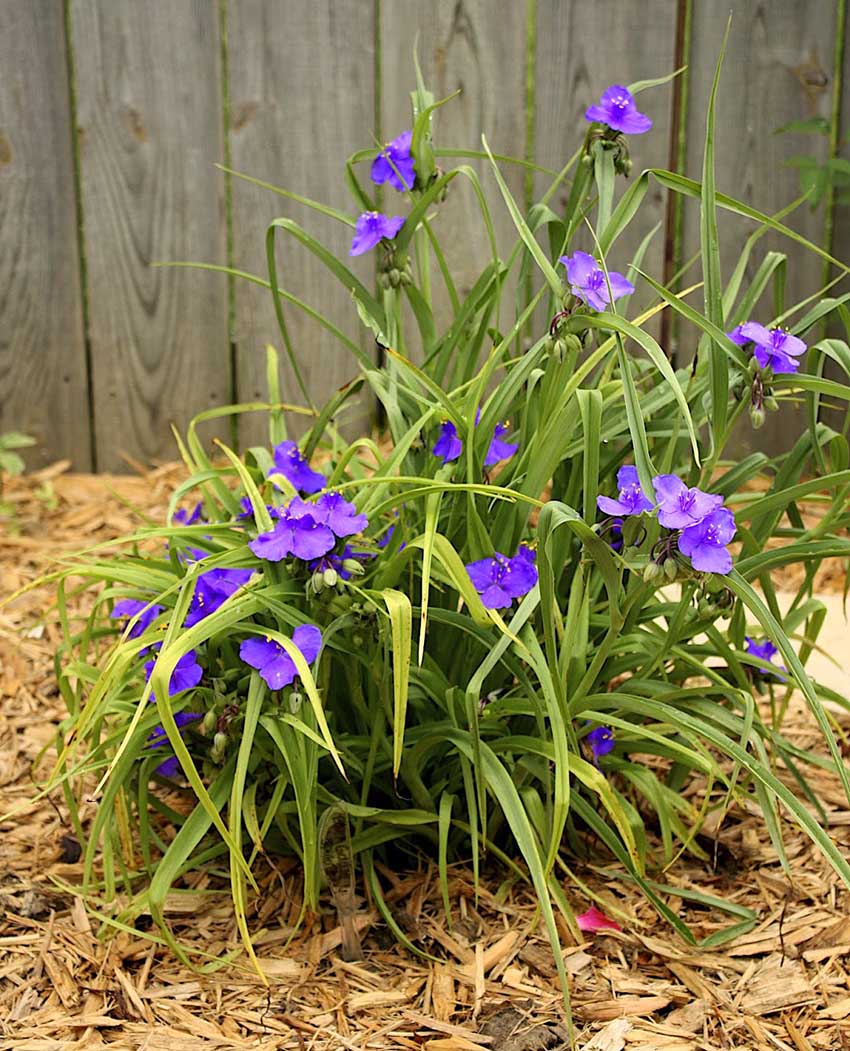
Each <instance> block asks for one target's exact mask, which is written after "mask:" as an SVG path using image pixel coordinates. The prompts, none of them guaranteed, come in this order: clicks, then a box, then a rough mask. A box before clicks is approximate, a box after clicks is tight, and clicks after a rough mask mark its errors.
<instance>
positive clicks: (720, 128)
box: [682, 0, 835, 450]
mask: <svg viewBox="0 0 850 1051" xmlns="http://www.w3.org/2000/svg"><path fill="white" fill-rule="evenodd" d="M727 18H728V12H727V10H726V8H725V7H722V6H721V5H714V4H695V5H694V24H693V36H692V46H691V54H690V58H689V61H690V69H691V84H690V106H689V114H690V119H689V125H688V153H687V167H686V172H685V174H686V175H689V176H691V177H692V178H695V179H699V178H701V165H702V153H703V141H704V135H705V113H706V109H707V106H708V98H709V94H710V91H711V82H712V78H713V76H714V68H715V65H716V62H717V58H718V56H719V54H720V47H721V43H722V40H723V34H724V33H725V31H726V21H727ZM834 34H835V5H834V4H833V3H832V2H831V0H810V2H808V3H805V4H764V3H756V2H752V0H736V2H735V3H733V4H732V28H731V32H730V35H729V42H728V46H727V50H726V57H725V59H724V63H723V72H722V75H721V81H720V87H719V91H718V96H717V117H716V121H717V127H716V143H715V150H716V172H717V189H718V190H720V191H722V192H725V193H728V194H730V195H731V196H733V197H736V198H738V199H739V200H742V201H746V202H747V203H748V204H751V205H752V206H754V207H756V208H759V209H760V210H761V211H763V212H766V213H768V214H773V213H775V212H777V211H778V210H779V209H781V208H782V207H783V206H785V205H787V204H789V203H790V202H791V201H793V200H794V198H795V197H797V196H799V193H800V188H799V181H798V176H797V171H796V169H795V168H791V167H787V166H786V165H785V161H786V160H787V159H788V158H789V157H790V156H792V155H793V154H804V153H811V154H814V155H816V156H818V157H820V159H823V158H824V157H825V155H826V140H825V139H824V138H822V137H820V136H814V135H802V134H794V135H791V134H782V135H776V134H774V132H775V131H776V129H777V128H779V127H781V126H782V125H783V124H786V123H788V121H790V120H802V119H805V118H807V117H811V116H815V115H816V114H821V115H823V116H828V115H829V112H830V85H831V76H832V69H831V66H832V51H833V43H834ZM783 222H785V223H786V225H788V226H790V227H792V228H793V229H794V230H796V231H797V232H798V233H800V234H802V235H803V236H804V237H806V238H808V239H809V240H811V241H813V242H815V243H816V244H819V243H820V242H821V240H822V235H823V210H822V209H817V210H816V211H812V210H811V209H810V208H809V207H808V205H803V206H802V207H800V208H798V209H797V210H796V211H795V212H794V213H793V214H792V215H790V216H788V217H787V218H786V219H785V220H783ZM718 230H719V236H720V250H721V267H722V275H723V279H724V280H727V279H728V277H729V276H730V274H731V272H732V270H733V268H734V266H735V263H736V262H737V260H738V259H739V257H740V254H741V250H742V248H743V246H744V243H745V242H746V240H747V238H748V237H749V236H750V234H751V233H752V232H753V230H754V225H753V224H752V223H751V222H749V221H747V220H743V219H741V218H739V217H737V216H734V215H732V214H730V213H728V212H723V211H722V210H721V211H719V212H718ZM769 249H775V250H778V251H781V252H786V253H788V256H789V260H788V271H787V276H788V280H787V286H786V289H787V290H786V300H785V309H788V308H789V307H791V306H793V305H794V304H795V303H798V302H799V301H801V300H802V299H804V298H805V297H807V296H811V295H813V294H814V293H816V292H817V291H818V289H819V288H820V287H821V283H822V282H821V275H822V270H823V262H822V260H821V259H820V258H819V257H818V256H817V255H816V254H814V253H812V252H807V251H805V250H804V249H801V248H799V247H798V246H795V245H794V243H793V242H792V241H790V240H788V239H787V238H781V237H779V236H775V235H773V234H771V235H769V236H766V237H764V238H762V239H761V241H760V242H759V243H758V246H757V248H756V250H755V251H754V252H753V255H752V257H751V259H750V263H749V265H748V268H747V274H748V276H749V277H752V275H753V274H754V272H755V270H756V269H757V267H758V265H759V263H760V262H761V260H762V259H763V258H764V254H765V252H766V251H768V250H769ZM698 250H699V211H698V206H697V205H696V204H695V203H689V204H688V205H687V206H686V208H685V228H684V258H685V259H687V258H689V257H690V255H691V254H693V253H694V252H696V251H698ZM693 273H694V274H695V277H694V280H697V278H698V276H699V275H700V270H699V269H698V266H697V268H696V269H695V270H694V271H693ZM696 295H699V296H701V293H696ZM773 316H774V306H773V301H772V290H770V289H769V290H768V292H767V293H766V294H765V296H764V297H763V298H762V302H761V306H760V309H759V310H758V317H759V319H760V320H762V321H763V322H765V323H769V322H770V320H771V319H772V318H773ZM793 320H795V318H791V319H789V323H791V322H792V321H793ZM687 338H688V340H689V341H690V345H687V344H686V345H685V346H684V347H683V348H682V349H683V352H685V353H687V352H688V351H692V349H693V345H694V342H695V338H696V337H695V336H694V334H693V332H690V331H689V332H688V333H687ZM790 411H792V410H791V409H790V406H786V409H785V410H784V411H783V413H782V414H781V418H780V416H779V414H777V415H773V414H770V415H769V416H768V422H767V424H766V425H765V427H764V428H763V429H762V430H760V431H758V432H753V431H752V428H751V427H750V425H749V422H748V421H744V422H743V423H742V426H741V428H740V431H739V434H740V441H739V447H741V448H744V449H747V448H760V449H764V448H772V449H776V450H778V449H780V448H786V447H788V445H789V443H790V442H793V441H794V440H795V438H796V437H797V436H798V435H799V433H800V430H801V428H802V426H803V418H802V413H799V414H794V416H795V418H792V419H789V415H788V413H789V412H790Z"/></svg>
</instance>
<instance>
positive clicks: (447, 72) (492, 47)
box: [381, 0, 525, 358]
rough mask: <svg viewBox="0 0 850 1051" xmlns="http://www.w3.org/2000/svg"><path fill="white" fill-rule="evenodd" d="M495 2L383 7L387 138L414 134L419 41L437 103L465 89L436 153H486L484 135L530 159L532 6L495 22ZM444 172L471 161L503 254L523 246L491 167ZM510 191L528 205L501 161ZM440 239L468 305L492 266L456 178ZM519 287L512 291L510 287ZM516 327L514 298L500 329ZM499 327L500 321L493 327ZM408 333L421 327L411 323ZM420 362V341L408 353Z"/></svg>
mask: <svg viewBox="0 0 850 1051" xmlns="http://www.w3.org/2000/svg"><path fill="white" fill-rule="evenodd" d="M493 14H494V11H493V5H492V3H489V2H488V0H437V2H435V3H430V4H422V3H419V2H417V0H392V2H390V3H384V4H382V5H381V45H382V52H381V127H382V132H383V137H384V138H385V139H391V138H394V137H395V136H396V135H398V134H399V132H401V131H403V130H404V129H405V128H410V127H411V109H410V105H411V104H410V92H411V91H412V90H413V89H414V88H415V87H416V80H415V73H414V66H413V48H414V42H416V45H417V48H418V53H419V62H420V66H421V67H422V73H423V76H424V78H425V82H426V84H427V85H428V87H429V89H430V90H431V91H432V92H433V94H434V96H435V97H436V99H437V100H439V99H443V98H446V97H447V96H449V95H451V94H453V93H454V92H455V91H460V94H459V95H458V97H457V98H454V99H452V100H451V101H450V102H448V103H447V104H446V105H445V106H443V107H442V108H441V109H439V110H437V111H436V112H435V114H434V118H433V120H434V129H435V145H436V146H437V147H439V148H444V149H449V148H456V149H461V150H482V149H483V146H482V143H481V136H482V134H484V135H486V137H487V142H488V144H489V146H490V149H491V150H492V151H493V152H494V153H502V154H507V155H510V156H515V157H519V158H520V159H522V158H523V157H524V156H525V4H523V3H511V4H504V5H501V4H500V5H499V12H498V18H494V17H493ZM438 162H439V163H441V164H442V166H443V167H454V166H455V165H457V164H459V163H467V164H469V165H470V167H471V168H473V169H474V170H475V171H476V172H477V173H478V176H479V178H480V179H481V181H482V185H483V186H484V191H485V194H486V195H487V199H488V202H489V206H490V209H491V215H492V220H493V226H494V230H495V235H496V244H497V247H498V250H499V255H500V256H501V258H502V259H507V257H508V254H509V252H510V248H511V246H512V245H513V243H514V241H515V240H516V237H517V234H516V228H515V227H514V224H513V222H512V221H511V218H510V215H509V213H508V210H507V208H506V206H505V204H504V202H503V201H502V199H501V196H500V194H499V191H498V187H497V185H496V181H495V178H494V176H493V173H492V168H491V165H490V162H489V161H482V160H477V159H473V160H470V159H463V158H458V157H449V158H445V159H444V160H442V161H439V160H438ZM500 168H501V171H502V174H503V176H504V178H505V181H506V182H507V184H508V186H509V187H510V190H511V193H512V194H513V195H514V197H515V198H516V199H517V201H519V202H520V204H521V205H522V201H523V179H524V175H523V169H522V168H521V167H518V166H517V165H510V164H507V163H502V164H501V165H500ZM384 201H385V204H386V205H387V208H388V209H390V210H393V209H401V208H402V207H403V204H404V201H403V198H402V197H401V196H400V195H399V194H397V193H396V191H395V190H393V189H391V188H387V189H386V191H385V194H384ZM433 226H434V232H435V234H436V235H437V237H438V238H439V240H440V244H441V247H442V248H443V249H444V251H445V255H446V258H447V260H448V263H449V266H450V267H451V269H452V275H453V277H454V279H455V282H456V284H457V291H458V295H459V296H460V297H461V298H462V297H463V296H464V295H466V293H467V292H469V290H470V289H471V288H472V286H473V285H474V284H475V281H476V280H477V278H478V277H479V275H480V273H481V271H482V270H483V269H484V267H485V266H486V265H487V263H488V262H489V261H490V260H491V259H492V257H493V255H492V250H491V248H490V245H489V243H488V238H487V234H486V228H485V224H484V220H483V218H482V215H481V212H480V210H479V207H478V204H477V200H476V197H475V192H474V189H473V187H472V185H471V184H470V183H469V181H468V180H467V179H466V178H465V177H463V176H458V177H457V178H455V179H454V181H453V182H452V183H451V185H450V187H449V192H448V197H447V199H446V202H445V203H444V204H443V205H441V206H440V207H439V214H438V215H437V217H436V219H435V220H434V223H433ZM431 269H432V272H433V274H432V289H433V295H434V309H435V313H436V316H437V323H438V331H441V330H442V328H441V326H442V325H444V324H445V322H446V320H447V311H448V305H449V300H448V296H447V294H446V292H445V289H444V286H443V284H442V282H441V279H440V277H439V275H438V272H437V268H436V265H433V266H432V267H431ZM510 287H513V286H512V285H510V286H509V289H510ZM512 322H513V309H512V303H511V299H510V298H509V295H508V296H506V299H505V304H504V307H503V313H502V316H501V318H500V319H499V323H500V325H501V327H502V328H503V329H505V328H509V327H510V325H511V324H512ZM492 324H493V325H496V319H495V318H494V319H493V320H492ZM408 331H410V332H413V331H415V327H414V326H411V325H408ZM406 349H407V351H408V352H409V353H410V354H411V356H412V357H414V358H416V357H417V356H418V355H419V353H420V350H419V348H418V346H417V345H416V343H414V344H413V345H412V346H411V347H408V348H406Z"/></svg>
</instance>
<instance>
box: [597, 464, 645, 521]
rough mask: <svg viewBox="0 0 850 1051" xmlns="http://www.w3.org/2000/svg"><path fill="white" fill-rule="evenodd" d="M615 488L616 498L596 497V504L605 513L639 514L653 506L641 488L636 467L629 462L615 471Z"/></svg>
mask: <svg viewBox="0 0 850 1051" xmlns="http://www.w3.org/2000/svg"><path fill="white" fill-rule="evenodd" d="M617 488H618V490H619V492H618V493H617V499H616V500H612V499H611V498H610V497H609V496H597V497H596V506H597V507H598V508H599V510H600V511H604V512H605V514H606V515H622V516H624V517H625V516H626V515H639V514H642V513H643V512H644V511H651V510H652V509H653V507H654V506H655V505H654V504H653V502H652V501H651V500H650V499H649V498H648V497H647V496H646V495H645V493H644V491H643V489H641V486H640V478H639V477H638V472H637V467H634V466H632V465H631V464H624V465H623V466H622V467H621V468H620V470H619V471H617Z"/></svg>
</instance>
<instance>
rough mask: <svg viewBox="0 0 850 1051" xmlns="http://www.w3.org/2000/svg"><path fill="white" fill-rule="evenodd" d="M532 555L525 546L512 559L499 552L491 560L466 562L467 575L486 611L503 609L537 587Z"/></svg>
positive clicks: (534, 556) (533, 554)
mask: <svg viewBox="0 0 850 1051" xmlns="http://www.w3.org/2000/svg"><path fill="white" fill-rule="evenodd" d="M535 559H536V555H535V553H534V552H533V551H532V550H531V549H530V548H528V547H525V546H524V545H523V546H521V547H520V549H519V551H517V553H516V555H514V557H513V558H508V556H507V555H502V554H500V553H499V552H498V551H496V552H495V554H494V555H493V557H492V558H482V559H479V560H478V561H477V562H469V563H467V566H466V571H467V573H468V574H469V579H470V580H471V581H472V584H473V587H474V588H475V590H476V591H477V592H478V594H479V595H480V596H481V601H482V603H483V604H484V606H485V607H486V608H487V609H505V608H506V607H507V606H510V604H511V603H512V602H513V600H514V599H515V598H522V596H523V595H526V594H528V592H529V591H531V589H532V588H533V587H534V585H535V584H536V583H537V567H536V566H535V564H534V563H535Z"/></svg>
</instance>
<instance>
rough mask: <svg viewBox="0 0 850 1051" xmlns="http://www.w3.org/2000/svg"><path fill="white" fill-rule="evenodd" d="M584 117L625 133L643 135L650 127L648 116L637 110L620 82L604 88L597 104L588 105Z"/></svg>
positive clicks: (629, 93) (626, 89)
mask: <svg viewBox="0 0 850 1051" xmlns="http://www.w3.org/2000/svg"><path fill="white" fill-rule="evenodd" d="M584 119H585V120H589V121H591V122H593V121H598V122H599V123H600V124H607V125H608V127H609V128H613V129H614V131H622V132H623V133H624V134H626V135H643V133H644V132H645V131H649V129H650V128H651V127H652V121H651V120H650V118H649V117H647V116H646V114H645V113H641V112H640V111H639V110H638V108H637V106H636V105H635V100H634V98H633V96H632V93H631V92H630V91H629V89H628V88H624V87H623V86H622V84H612V85H611V87H610V88H606V89H605V91H603V93H602V98H601V99H600V100H599V104H598V105H595V106H589V107H588V109H587V111H586V112H585V114H584Z"/></svg>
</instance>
